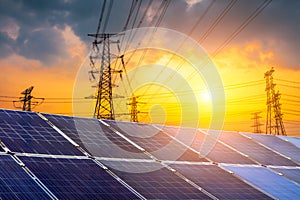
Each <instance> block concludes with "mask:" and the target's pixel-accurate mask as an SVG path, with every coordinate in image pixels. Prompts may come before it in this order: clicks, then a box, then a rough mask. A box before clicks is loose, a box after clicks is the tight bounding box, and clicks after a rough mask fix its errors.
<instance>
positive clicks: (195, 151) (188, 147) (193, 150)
mask: <svg viewBox="0 0 300 200" xmlns="http://www.w3.org/2000/svg"><path fill="white" fill-rule="evenodd" d="M151 125H152V126H153V127H154V128H156V129H157V130H159V131H161V132H162V133H164V134H166V135H167V136H169V137H170V138H172V139H173V140H175V141H177V142H178V143H179V144H181V145H183V146H184V147H186V148H187V149H189V150H191V151H192V152H194V153H196V154H197V155H199V157H200V152H198V151H197V150H196V149H194V148H192V147H190V146H189V145H187V144H185V143H183V142H182V141H180V140H179V139H177V138H176V137H174V136H172V135H170V134H168V133H167V132H166V131H164V130H163V129H161V128H159V127H157V126H156V125H153V124H151ZM205 159H207V160H208V161H209V162H214V161H212V160H211V159H209V158H208V157H205Z"/></svg>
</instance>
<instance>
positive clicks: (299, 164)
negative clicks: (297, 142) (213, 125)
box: [239, 132, 300, 166]
mask: <svg viewBox="0 0 300 200" xmlns="http://www.w3.org/2000/svg"><path fill="white" fill-rule="evenodd" d="M239 134H240V135H242V136H244V137H246V138H248V139H250V140H251V141H253V142H255V143H257V144H259V145H261V146H263V147H264V148H266V149H268V150H270V151H272V152H274V153H275V154H278V155H280V156H281V157H284V158H286V159H288V160H291V162H294V163H295V164H297V165H298V166H300V163H299V162H297V161H296V160H292V159H291V158H290V157H288V156H286V155H285V154H282V153H280V152H279V151H277V150H275V149H273V148H271V147H269V146H267V145H265V144H263V143H261V142H260V141H258V140H256V139H255V138H252V137H251V136H248V135H245V134H244V133H242V132H239ZM299 150H300V149H299Z"/></svg>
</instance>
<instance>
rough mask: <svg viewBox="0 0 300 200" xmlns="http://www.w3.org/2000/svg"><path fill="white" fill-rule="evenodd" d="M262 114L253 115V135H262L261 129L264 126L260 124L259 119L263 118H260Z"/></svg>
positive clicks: (255, 113)
mask: <svg viewBox="0 0 300 200" xmlns="http://www.w3.org/2000/svg"><path fill="white" fill-rule="evenodd" d="M260 113H261V112H254V113H252V115H253V118H251V119H253V125H252V126H251V127H253V129H254V130H253V133H261V129H260V127H261V126H262V125H263V124H261V123H260V122H259V119H260V118H261V116H259V114H260Z"/></svg>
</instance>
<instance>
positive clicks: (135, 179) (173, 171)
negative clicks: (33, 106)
mask: <svg viewBox="0 0 300 200" xmlns="http://www.w3.org/2000/svg"><path fill="white" fill-rule="evenodd" d="M207 136H208V132H207V131H205V130H200V129H192V128H179V127H170V126H164V127H162V126H158V125H151V124H142V123H129V122H117V121H109V120H104V121H102V120H97V119H89V118H78V117H67V116H59V115H50V114H40V113H32V112H22V111H12V110H4V109H0V168H1V170H0V199H103V198H106V199H297V198H298V197H299V196H300V187H299V184H300V175H299V174H300V164H299V163H300V157H299V155H300V148H299V145H298V144H299V143H300V142H299V141H300V140H299V139H298V138H292V137H277V136H270V135H255V134H249V133H235V132H225V131H223V132H222V134H221V135H220V137H219V139H218V141H217V142H216V144H215V145H214V146H213V147H212V148H211V151H210V152H209V153H208V154H207V155H206V156H205V157H203V155H200V147H201V145H202V144H203V143H204V141H205V139H206V137H207Z"/></svg>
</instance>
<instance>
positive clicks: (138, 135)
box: [105, 121, 207, 162]
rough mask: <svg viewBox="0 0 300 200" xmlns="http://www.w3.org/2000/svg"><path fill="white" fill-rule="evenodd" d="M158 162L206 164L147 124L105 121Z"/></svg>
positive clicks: (193, 153) (197, 156)
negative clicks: (176, 161) (171, 161)
mask: <svg viewBox="0 0 300 200" xmlns="http://www.w3.org/2000/svg"><path fill="white" fill-rule="evenodd" d="M105 122H106V123H108V124H109V125H110V126H112V127H113V128H114V129H116V130H118V131H119V132H121V133H122V134H123V135H125V136H126V137H127V138H129V139H130V140H131V141H133V142H134V143H136V144H138V145H139V146H141V147H142V148H144V149H145V150H146V151H148V152H150V153H151V154H152V155H154V156H155V157H156V158H158V159H160V160H179V161H196V162H207V160H206V159H205V158H200V156H199V154H197V153H195V152H193V151H192V150H190V149H188V148H187V147H185V146H184V145H182V144H180V143H179V142H177V141H176V140H173V139H172V138H171V137H169V136H168V135H167V134H165V133H164V132H162V131H160V130H158V129H157V128H155V127H153V126H152V125H149V124H140V123H128V122H116V121H105Z"/></svg>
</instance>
